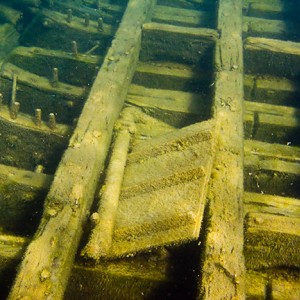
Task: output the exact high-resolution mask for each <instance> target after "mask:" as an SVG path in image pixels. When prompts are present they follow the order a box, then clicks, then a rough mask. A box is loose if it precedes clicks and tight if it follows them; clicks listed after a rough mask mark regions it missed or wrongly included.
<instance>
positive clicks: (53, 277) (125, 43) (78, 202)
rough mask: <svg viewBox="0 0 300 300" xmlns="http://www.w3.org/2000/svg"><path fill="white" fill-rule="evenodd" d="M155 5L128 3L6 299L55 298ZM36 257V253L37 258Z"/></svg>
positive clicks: (134, 0) (62, 284)
mask: <svg viewBox="0 0 300 300" xmlns="http://www.w3.org/2000/svg"><path fill="white" fill-rule="evenodd" d="M154 2H155V1H153V0H145V1H143V2H142V3H141V2H140V1H138V0H131V1H129V3H128V6H127V9H126V12H125V15H124V17H123V20H122V23H121V24H120V27H119V29H118V31H117V34H116V37H115V39H114V41H113V43H112V47H111V48H110V50H109V52H108V54H107V57H106V59H105V60H104V63H103V66H102V68H101V70H100V72H99V74H98V76H97V78H96V80H95V82H94V86H93V88H92V90H91V92H90V95H89V98H88V100H87V102H86V104H85V106H84V109H83V112H82V114H81V117H80V119H79V121H78V125H77V128H76V130H75V131H74V134H73V136H72V138H71V141H70V144H69V147H68V149H67V150H66V152H65V154H64V156H63V158H62V160H61V162H60V165H59V167H58V170H57V172H56V174H55V178H54V181H53V184H52V186H51V189H50V192H49V194H48V196H47V198H46V202H45V206H44V214H43V217H42V220H41V223H40V226H39V229H38V231H37V233H36V235H35V237H34V239H33V241H32V242H31V243H30V245H29V247H28V249H27V251H26V254H25V257H24V260H23V262H22V264H21V266H20V269H19V273H18V275H17V277H16V280H15V283H14V286H13V288H12V290H11V293H10V295H9V299H18V298H22V297H33V298H35V299H61V298H62V297H63V294H64V291H65V288H66V284H67V281H68V277H69V274H70V271H71V267H72V263H73V259H74V256H75V253H76V250H77V247H78V244H79V240H80V238H81V233H82V226H83V224H84V222H85V220H86V216H87V215H86V214H87V211H88V210H89V208H90V206H91V204H92V201H93V198H94V194H95V189H96V187H97V183H98V180H99V177H100V173H101V171H102V170H103V165H104V161H105V158H106V154H107V151H108V148H109V145H110V141H111V136H112V130H113V126H114V123H115V121H116V119H117V117H118V115H119V112H120V110H121V108H122V106H123V102H124V99H125V96H126V93H127V89H128V86H129V83H130V81H131V78H132V76H133V72H134V70H135V65H136V62H137V59H138V55H139V49H140V38H141V27H142V24H143V23H144V22H145V21H146V20H147V18H148V17H149V16H150V13H151V9H152V6H153V4H154ZM37 254H38V255H37Z"/></svg>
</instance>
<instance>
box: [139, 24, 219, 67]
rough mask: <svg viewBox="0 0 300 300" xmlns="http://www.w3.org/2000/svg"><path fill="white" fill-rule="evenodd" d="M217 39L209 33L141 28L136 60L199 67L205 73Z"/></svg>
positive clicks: (161, 26) (156, 26)
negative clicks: (140, 45) (141, 40)
mask: <svg viewBox="0 0 300 300" xmlns="http://www.w3.org/2000/svg"><path fill="white" fill-rule="evenodd" d="M217 38H218V33H217V31H216V30H213V29H203V28H186V27H180V26H174V25H166V24H159V23H148V24H144V26H143V43H142V50H141V55H140V60H141V61H149V60H158V61H161V60H162V61H174V62H178V63H187V64H201V66H202V67H203V68H208V69H209V68H210V67H211V66H212V59H213V58H212V50H213V48H214V45H215V42H216V40H217ZM174 40H176V43H174Z"/></svg>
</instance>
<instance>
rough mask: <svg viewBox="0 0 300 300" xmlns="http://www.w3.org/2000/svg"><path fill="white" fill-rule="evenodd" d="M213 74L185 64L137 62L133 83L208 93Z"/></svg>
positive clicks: (156, 87)
mask: <svg viewBox="0 0 300 300" xmlns="http://www.w3.org/2000/svg"><path fill="white" fill-rule="evenodd" d="M212 82H213V74H212V72H210V71H209V70H206V69H200V68H199V69H198V68H197V71H196V70H194V69H193V68H192V67H190V66H188V65H185V64H178V63H171V62H151V63H145V62H139V64H138V66H137V69H136V72H135V75H134V78H133V83H134V84H137V85H143V86H144V87H148V88H155V89H168V90H177V91H184V92H198V93H199V92H201V93H208V92H209V89H210V85H211V84H212Z"/></svg>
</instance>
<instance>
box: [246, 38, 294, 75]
mask: <svg viewBox="0 0 300 300" xmlns="http://www.w3.org/2000/svg"><path fill="white" fill-rule="evenodd" d="M244 48H245V51H244V55H245V71H246V72H247V73H251V74H261V75H263V74H272V75H273V76H281V77H287V78H291V77H292V78H293V77H296V76H298V74H299V73H300V44H299V43H295V42H290V41H280V40H276V39H267V38H256V37H249V38H247V39H246V40H245V43H244ZM254 61H255V64H254V63H253V62H254Z"/></svg>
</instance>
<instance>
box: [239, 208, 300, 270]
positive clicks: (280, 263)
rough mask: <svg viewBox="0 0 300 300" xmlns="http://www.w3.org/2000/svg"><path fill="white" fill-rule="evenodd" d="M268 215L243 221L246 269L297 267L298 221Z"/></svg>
mask: <svg viewBox="0 0 300 300" xmlns="http://www.w3.org/2000/svg"><path fill="white" fill-rule="evenodd" d="M297 210H298V216H297V217H292V216H282V215H278V214H269V213H249V214H248V216H247V218H246V224H245V226H246V231H245V247H244V251H245V258H246V266H247V268H249V269H261V268H270V267H296V268H299V266H300V257H299V251H298V249H299V247H300V219H299V216H300V214H299V212H300V211H299V206H298V209H297Z"/></svg>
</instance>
